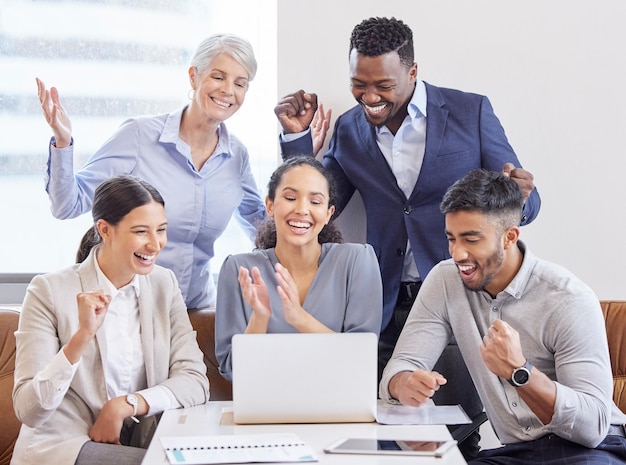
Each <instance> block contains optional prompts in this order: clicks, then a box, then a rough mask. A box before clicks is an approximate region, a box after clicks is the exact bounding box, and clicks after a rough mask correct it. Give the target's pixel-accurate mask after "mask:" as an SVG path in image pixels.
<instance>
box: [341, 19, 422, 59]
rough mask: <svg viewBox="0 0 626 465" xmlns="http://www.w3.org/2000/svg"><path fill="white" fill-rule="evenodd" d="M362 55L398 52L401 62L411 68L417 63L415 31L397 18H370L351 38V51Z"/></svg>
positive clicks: (362, 23) (369, 55)
mask: <svg viewBox="0 0 626 465" xmlns="http://www.w3.org/2000/svg"><path fill="white" fill-rule="evenodd" d="M352 49H356V51H357V52H358V53H360V54H361V55H365V56H368V57H377V56H380V55H384V54H386V53H389V52H398V56H399V57H400V62H401V63H402V64H403V65H404V66H406V67H407V68H410V67H411V66H412V65H413V63H414V62H415V55H414V51H413V31H411V28H410V27H409V26H407V25H406V24H404V23H403V22H402V21H401V20H399V19H396V18H393V17H392V18H369V19H365V20H363V21H362V22H361V23H360V24H357V25H356V26H355V27H354V29H353V30H352V35H351V36H350V50H348V54H350V53H351V52H352Z"/></svg>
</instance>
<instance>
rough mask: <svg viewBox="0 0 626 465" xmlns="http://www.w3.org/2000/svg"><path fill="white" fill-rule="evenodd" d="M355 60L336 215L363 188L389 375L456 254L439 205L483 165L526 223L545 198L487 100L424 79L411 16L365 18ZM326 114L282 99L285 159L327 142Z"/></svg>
mask: <svg viewBox="0 0 626 465" xmlns="http://www.w3.org/2000/svg"><path fill="white" fill-rule="evenodd" d="M349 64H350V80H351V90H352V95H353V96H354V98H355V99H356V101H357V105H356V106H355V107H354V108H352V109H350V110H348V111H347V112H345V113H344V114H342V115H341V116H339V118H337V121H336V123H335V128H334V131H333V135H332V139H331V141H330V147H329V150H328V152H327V153H326V154H325V155H324V158H323V163H324V165H325V166H326V167H328V168H329V169H330V170H331V172H332V173H333V175H334V177H335V178H336V181H337V186H338V188H339V195H338V199H337V204H336V211H335V215H338V214H340V213H341V211H342V210H343V208H344V207H345V206H346V204H347V203H348V201H349V200H350V198H351V197H352V195H353V193H354V192H355V190H358V191H359V193H360V195H361V197H362V199H363V205H364V207H365V212H366V219H367V242H368V243H370V244H371V245H372V246H373V247H374V250H375V251H376V254H377V256H378V260H379V264H380V271H381V275H382V279H383V323H382V331H381V336H380V341H379V378H380V374H381V373H382V370H383V369H384V367H385V365H386V363H387V361H388V360H389V358H390V357H391V354H392V352H393V348H394V346H395V343H396V341H397V338H398V336H399V334H400V331H401V330H402V327H403V325H404V321H405V320H406V317H407V315H408V313H409V311H410V309H411V306H412V304H413V301H414V300H415V295H416V294H417V291H418V290H419V287H420V285H421V281H422V280H423V279H424V278H425V277H426V275H427V274H428V272H429V271H430V270H431V269H432V267H433V266H434V265H435V264H437V263H438V262H439V261H441V260H443V259H446V258H449V253H448V244H447V239H446V236H445V234H444V229H445V224H444V217H443V215H442V214H441V212H440V211H439V204H440V203H441V199H442V198H443V195H444V193H445V192H446V190H447V189H448V187H450V186H451V185H452V184H453V183H454V182H455V181H456V180H458V179H460V178H462V177H463V176H464V175H465V174H467V173H468V172H469V171H471V170H473V169H475V168H485V169H487V170H491V171H502V172H503V173H505V174H507V175H508V176H510V177H511V178H512V179H514V180H515V181H516V182H517V184H518V185H519V186H520V188H521V190H522V192H523V196H524V200H525V205H524V211H523V214H522V217H521V218H520V224H522V225H524V224H527V223H530V222H531V221H532V220H533V219H534V218H535V217H536V216H537V214H538V212H539V208H540V205H541V201H540V198H539V194H538V193H537V190H536V189H535V186H534V183H533V176H532V174H531V173H529V172H528V171H526V170H524V169H522V168H521V164H520V162H519V160H518V159H517V156H516V155H515V152H514V151H513V149H512V148H511V146H510V145H509V143H508V141H507V138H506V135H505V133H504V129H503V128H502V126H501V124H500V121H499V120H498V118H497V117H496V115H495V114H494V112H493V109H492V107H491V104H490V102H489V100H488V99H487V97H485V96H481V95H476V94H470V93H465V92H461V91H458V90H453V89H444V88H439V87H435V86H433V85H430V84H428V83H426V82H423V81H421V80H420V79H418V77H417V64H416V63H415V61H414V51H413V33H412V31H411V29H410V28H409V27H408V26H407V25H405V24H404V23H403V22H402V21H400V20H396V19H395V18H370V19H367V20H364V21H363V22H361V23H360V24H358V25H357V26H356V27H355V28H354V30H353V31H352V36H351V38H350V60H349ZM317 110H318V104H317V96H316V95H315V94H313V93H307V92H304V91H303V90H300V91H298V92H295V93H293V94H290V95H287V96H286V97H284V98H282V99H281V100H280V101H279V102H278V104H277V106H276V108H275V113H276V115H277V117H278V120H279V122H280V123H281V125H282V127H283V133H282V134H281V147H282V153H283V157H284V158H287V157H289V156H291V155H294V154H303V153H304V154H311V155H315V154H316V153H317V151H318V150H319V149H320V148H321V146H322V144H323V140H324V137H325V135H326V130H327V129H328V124H329V118H330V112H328V113H324V110H323V107H322V106H321V105H320V108H319V111H317ZM316 112H317V113H316ZM314 117H315V118H314ZM480 407H481V408H482V406H480ZM468 413H469V412H468ZM471 414H472V413H470V415H471Z"/></svg>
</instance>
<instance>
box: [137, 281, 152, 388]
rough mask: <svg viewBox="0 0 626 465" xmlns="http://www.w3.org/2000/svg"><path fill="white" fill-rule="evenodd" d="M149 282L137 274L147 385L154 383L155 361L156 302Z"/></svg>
mask: <svg viewBox="0 0 626 465" xmlns="http://www.w3.org/2000/svg"><path fill="white" fill-rule="evenodd" d="M149 287H150V284H149V283H148V280H147V277H146V276H139V289H140V291H139V295H140V297H139V321H140V324H141V345H142V348H143V359H144V362H145V365H146V380H147V382H148V386H154V385H155V384H156V374H155V372H154V370H155V362H154V349H155V345H154V321H153V320H152V318H153V317H154V312H153V311H152V310H153V309H154V308H156V303H155V302H154V300H153V296H152V293H151V292H150V288H149Z"/></svg>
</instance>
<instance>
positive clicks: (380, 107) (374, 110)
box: [365, 104, 387, 113]
mask: <svg viewBox="0 0 626 465" xmlns="http://www.w3.org/2000/svg"><path fill="white" fill-rule="evenodd" d="M386 106H387V104H385V105H377V106H375V107H371V106H369V105H365V108H367V111H369V112H370V113H380V112H381V111H383V110H384V109H385V107H386Z"/></svg>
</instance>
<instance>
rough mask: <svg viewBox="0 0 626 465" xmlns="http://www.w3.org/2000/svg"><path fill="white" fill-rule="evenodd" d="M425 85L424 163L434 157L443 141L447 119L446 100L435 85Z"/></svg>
mask: <svg viewBox="0 0 626 465" xmlns="http://www.w3.org/2000/svg"><path fill="white" fill-rule="evenodd" d="M424 85H425V86H426V101H427V103H426V113H427V114H428V116H427V117H426V148H425V150H424V163H425V164H426V163H428V162H430V160H429V159H431V158H433V157H436V156H437V154H438V153H439V149H440V147H441V142H442V141H443V134H444V132H445V130H446V121H447V120H448V110H446V109H445V105H446V102H445V100H444V98H443V95H441V92H440V91H439V89H438V88H437V87H434V86H431V85H430V84H428V83H426V82H425V83H424Z"/></svg>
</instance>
